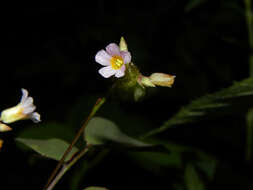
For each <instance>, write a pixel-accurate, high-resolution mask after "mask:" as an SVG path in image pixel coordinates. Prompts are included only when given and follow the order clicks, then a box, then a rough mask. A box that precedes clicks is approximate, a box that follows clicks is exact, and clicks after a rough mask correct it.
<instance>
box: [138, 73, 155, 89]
mask: <svg viewBox="0 0 253 190" xmlns="http://www.w3.org/2000/svg"><path fill="white" fill-rule="evenodd" d="M138 83H139V84H140V85H141V86H146V87H155V85H154V84H153V83H152V82H151V80H150V78H149V77H145V76H143V75H141V76H140V78H139V80H138Z"/></svg>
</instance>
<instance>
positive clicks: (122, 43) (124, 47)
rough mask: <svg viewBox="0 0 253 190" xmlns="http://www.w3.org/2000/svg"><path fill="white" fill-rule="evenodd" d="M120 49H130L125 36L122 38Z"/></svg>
mask: <svg viewBox="0 0 253 190" xmlns="http://www.w3.org/2000/svg"><path fill="white" fill-rule="evenodd" d="M119 49H120V51H128V49H127V43H126V41H125V39H124V38H123V37H121V38H120V43H119Z"/></svg>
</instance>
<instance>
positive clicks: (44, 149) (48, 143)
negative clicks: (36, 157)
mask: <svg viewBox="0 0 253 190" xmlns="http://www.w3.org/2000/svg"><path fill="white" fill-rule="evenodd" d="M16 140H17V141H18V142H21V143H23V144H25V145H26V146H28V147H29V148H31V149H33V150H34V151H35V152H37V153H39V154H41V155H42V156H45V157H48V158H51V159H54V160H60V159H61V157H62V156H63V154H64V152H65V151H66V149H67V148H68V146H69V144H68V143H67V142H65V141H63V140H61V139H48V140H45V139H43V140H42V139H24V138H17V139H16ZM77 151H78V149H77V148H76V147H73V149H72V150H71V152H70V153H69V155H68V156H67V158H66V159H65V161H68V160H69V159H70V158H71V157H72V156H73V154H75V153H76V152H77Z"/></svg>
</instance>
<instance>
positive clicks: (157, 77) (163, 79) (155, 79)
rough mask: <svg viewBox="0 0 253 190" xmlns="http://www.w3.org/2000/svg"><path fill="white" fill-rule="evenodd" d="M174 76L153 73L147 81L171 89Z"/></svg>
mask: <svg viewBox="0 0 253 190" xmlns="http://www.w3.org/2000/svg"><path fill="white" fill-rule="evenodd" d="M175 77H176V76H174V75H168V74H164V73H153V74H152V75H151V76H150V77H149V79H150V81H151V82H152V83H153V84H154V85H157V86H165V87H171V86H172V84H173V83H174V78H175Z"/></svg>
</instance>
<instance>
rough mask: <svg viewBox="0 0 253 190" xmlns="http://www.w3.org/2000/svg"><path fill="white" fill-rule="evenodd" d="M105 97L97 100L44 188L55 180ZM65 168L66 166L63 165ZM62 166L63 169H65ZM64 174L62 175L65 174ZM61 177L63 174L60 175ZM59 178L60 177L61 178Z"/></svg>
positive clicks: (44, 189)
mask: <svg viewBox="0 0 253 190" xmlns="http://www.w3.org/2000/svg"><path fill="white" fill-rule="evenodd" d="M105 100H106V99H105V98H99V99H98V100H97V102H96V104H95V105H94V107H93V108H92V110H91V112H90V114H89V116H88V117H87V119H86V120H85V122H84V124H83V125H82V127H81V128H80V129H79V131H78V132H77V134H76V136H75V137H74V139H73V141H72V142H71V144H70V145H69V147H68V148H67V150H66V151H65V152H64V154H63V156H62V158H61V160H60V161H59V162H58V164H57V166H56V168H55V169H54V171H53V172H52V174H51V176H50V177H49V179H48V181H47V184H46V185H45V186H44V188H43V190H46V189H47V187H49V186H50V185H51V182H52V181H53V180H54V178H55V176H56V175H57V172H58V171H59V169H60V167H61V166H62V165H63V163H64V161H65V158H66V157H67V156H68V154H69V153H70V151H71V150H72V148H73V146H74V145H75V143H76V142H77V140H78V139H79V138H80V136H81V135H82V133H83V131H84V129H85V127H86V126H87V124H88V123H89V121H90V120H91V118H92V117H93V116H94V115H95V114H96V112H97V111H98V110H99V108H100V107H101V106H102V105H103V104H104V102H105ZM63 168H64V167H63ZM63 168H62V169H63ZM61 172H62V173H63V174H64V173H65V172H66V171H64V170H61ZM63 174H62V175H63ZM57 176H58V175H57ZM60 178H61V176H60ZM60 178H59V179H60Z"/></svg>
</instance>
